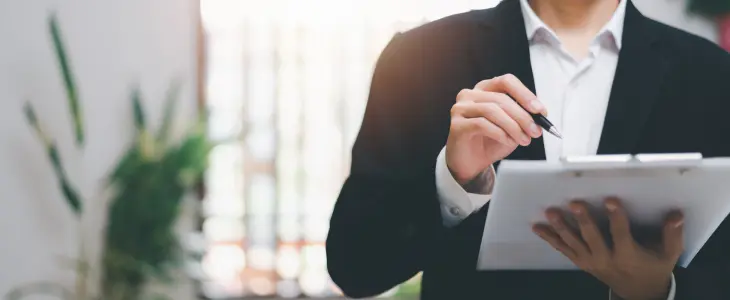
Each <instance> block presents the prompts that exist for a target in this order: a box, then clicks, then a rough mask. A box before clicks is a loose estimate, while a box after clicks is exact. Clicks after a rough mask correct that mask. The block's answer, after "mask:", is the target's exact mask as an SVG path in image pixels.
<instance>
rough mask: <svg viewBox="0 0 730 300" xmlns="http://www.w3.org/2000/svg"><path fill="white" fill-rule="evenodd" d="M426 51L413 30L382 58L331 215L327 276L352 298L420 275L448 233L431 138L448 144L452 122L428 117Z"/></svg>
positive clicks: (394, 42)
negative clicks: (440, 238)
mask: <svg viewBox="0 0 730 300" xmlns="http://www.w3.org/2000/svg"><path fill="white" fill-rule="evenodd" d="M421 49H422V48H421V45H419V40H418V39H417V38H415V37H414V36H413V35H412V34H411V32H409V33H405V34H398V35H396V36H395V37H394V38H393V39H392V40H391V41H390V43H389V44H388V45H387V46H386V48H385V50H383V52H382V54H381V56H380V58H379V59H378V62H377V64H376V68H375V71H374V75H373V79H372V84H371V88H370V96H369V99H368V103H367V107H366V109H365V115H364V119H363V123H362V127H361V129H360V132H359V134H358V137H357V139H356V141H355V145H354V147H353V150H352V166H351V170H350V172H351V174H350V176H349V178H347V180H346V181H345V183H344V185H343V187H342V190H341V193H340V196H339V198H338V200H337V203H336V204H335V207H334V211H333V214H332V218H331V220H330V231H329V235H328V238H327V262H328V269H329V273H330V276H331V277H332V279H333V280H334V282H335V283H336V284H337V285H338V286H339V287H340V288H341V289H342V290H343V292H344V293H345V294H346V295H348V296H350V297H369V296H373V295H377V294H380V293H383V292H385V291H387V290H389V289H391V288H392V287H394V286H395V285H397V284H400V283H402V282H404V281H405V280H407V279H409V278H411V277H412V276H414V275H415V274H417V273H418V272H419V271H421V270H422V269H423V268H424V265H425V264H426V262H427V261H428V257H429V256H430V255H431V253H430V251H429V248H430V247H429V245H432V244H433V242H434V240H436V239H437V236H438V235H439V232H440V231H441V230H444V228H443V226H442V225H441V223H442V221H441V216H440V210H439V204H438V203H439V202H438V198H437V194H436V190H435V175H434V174H435V173H434V172H435V171H434V170H435V169H434V166H435V160H436V156H437V154H438V151H439V150H440V148H441V147H443V143H441V144H440V146H438V144H439V143H434V142H433V141H434V140H439V138H441V139H443V140H444V141H445V134H448V122H446V123H445V124H443V125H444V126H434V122H436V123H438V122H442V123H443V122H444V121H447V120H444V119H446V118H441V120H442V121H434V118H432V116H431V115H430V114H431V113H432V111H433V109H432V105H431V104H430V103H429V102H428V101H427V95H426V93H425V91H426V87H425V86H424V84H423V83H422V82H423V81H422V78H423V74H424V73H423V69H424V67H423V62H422V60H423V56H422V54H421V52H422V50H421ZM445 113H446V114H448V111H446V112H445ZM434 127H439V128H443V127H445V128H446V129H445V130H440V131H442V132H441V133H440V132H435V131H434V130H433V128H434ZM444 133H445V134H444Z"/></svg>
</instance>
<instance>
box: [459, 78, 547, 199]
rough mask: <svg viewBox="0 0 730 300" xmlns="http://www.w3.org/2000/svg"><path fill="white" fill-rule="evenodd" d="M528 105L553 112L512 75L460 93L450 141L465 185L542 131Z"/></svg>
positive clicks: (542, 111)
mask: <svg viewBox="0 0 730 300" xmlns="http://www.w3.org/2000/svg"><path fill="white" fill-rule="evenodd" d="M510 97H511V98H510ZM512 99H514V100H512ZM515 101H517V102H515ZM518 103H519V104H518ZM520 105H521V106H520ZM522 107H524V109H523V108H522ZM525 109H527V110H528V111H529V112H531V113H540V114H543V115H547V110H546V109H545V106H544V105H543V104H542V103H540V102H539V101H538V100H537V97H536V96H535V94H533V93H532V92H531V91H530V89H528V88H527V87H525V85H524V84H522V82H521V81H520V80H519V79H517V77H515V76H514V75H511V74H507V75H503V76H499V77H495V78H493V79H489V80H483V81H481V82H479V83H478V84H477V85H476V86H475V87H474V89H472V90H469V89H464V90H462V91H461V92H459V95H457V96H456V104H454V106H453V107H452V108H451V128H450V129H449V138H448V140H447V142H446V165H447V166H448V168H449V171H450V172H451V174H452V175H453V176H454V179H456V181H457V182H458V183H459V184H461V185H462V186H463V185H466V184H467V183H469V182H470V181H471V180H473V179H474V178H475V177H477V176H478V175H479V174H481V173H482V172H483V171H484V170H486V169H487V168H489V166H491V165H492V164H493V163H495V162H497V161H499V160H501V159H503V158H505V157H507V155H509V154H510V153H512V151H514V150H515V149H517V146H518V145H522V146H527V145H529V144H530V142H531V140H532V138H537V137H540V135H542V129H541V128H540V126H537V124H535V122H534V121H533V119H532V116H531V115H530V114H529V113H528V112H527V111H525Z"/></svg>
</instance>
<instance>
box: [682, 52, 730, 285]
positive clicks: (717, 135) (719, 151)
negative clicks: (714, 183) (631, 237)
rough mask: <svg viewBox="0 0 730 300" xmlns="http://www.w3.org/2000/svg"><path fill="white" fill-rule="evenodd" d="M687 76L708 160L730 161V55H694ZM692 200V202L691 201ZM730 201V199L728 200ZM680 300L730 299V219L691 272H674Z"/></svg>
mask: <svg viewBox="0 0 730 300" xmlns="http://www.w3.org/2000/svg"><path fill="white" fill-rule="evenodd" d="M693 54H695V55H696V56H695V57H694V60H693V61H692V63H691V66H690V67H689V69H687V70H686V71H687V72H686V74H688V75H689V76H690V77H691V79H689V80H688V83H689V84H688V85H687V89H688V91H689V93H688V94H689V95H688V97H687V105H702V107H701V108H699V109H701V110H702V111H703V112H704V113H703V115H704V116H705V118H704V120H692V122H705V124H703V126H702V128H705V130H704V132H699V133H697V134H700V135H702V140H705V141H707V142H706V143H705V145H704V149H703V151H702V152H703V154H704V156H705V157H730V123H729V122H728V121H727V116H726V115H727V113H728V111H730V84H729V83H730V55H728V53H727V52H725V51H723V50H720V49H719V48H718V47H716V46H714V45H713V46H712V47H707V48H704V49H700V50H699V51H697V50H696V51H694V53H693ZM728 182H730V179H728ZM688 200H691V199H688ZM725 200H726V201H730V199H725ZM674 275H675V279H676V284H677V285H676V298H675V299H676V300H693V299H703V300H715V299H717V300H720V299H730V219H728V218H726V219H725V221H724V222H722V224H721V225H720V226H719V227H718V229H717V230H716V231H715V232H714V233H713V234H712V236H711V237H710V239H709V240H708V241H707V242H706V243H705V245H704V246H703V247H702V249H701V250H700V252H699V253H698V254H697V256H695V258H694V259H693V260H692V262H691V263H690V265H689V266H688V267H687V268H681V267H677V268H676V269H675V270H674Z"/></svg>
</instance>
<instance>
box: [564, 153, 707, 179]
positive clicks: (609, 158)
mask: <svg viewBox="0 0 730 300" xmlns="http://www.w3.org/2000/svg"><path fill="white" fill-rule="evenodd" d="M560 161H561V163H562V164H563V166H564V167H565V169H566V171H567V172H568V173H569V175H570V177H583V176H586V175H599V174H606V175H610V174H614V175H615V172H621V173H622V174H626V175H649V174H656V173H665V174H666V173H667V172H666V171H667V168H670V169H677V172H678V173H679V175H684V174H685V173H687V172H688V171H690V170H691V169H692V168H694V167H696V166H697V165H698V164H700V163H701V162H702V154H701V153H668V154H637V155H630V154H619V155H594V156H568V157H561V158H560ZM672 173H673V172H672Z"/></svg>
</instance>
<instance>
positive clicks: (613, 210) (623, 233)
mask: <svg viewBox="0 0 730 300" xmlns="http://www.w3.org/2000/svg"><path fill="white" fill-rule="evenodd" d="M606 209H607V210H608V221H609V223H610V228H611V238H612V239H613V245H614V248H615V249H630V248H633V247H635V246H636V244H635V242H634V237H633V236H632V235H631V228H630V225H629V217H628V215H627V214H626V211H625V210H624V208H623V206H622V205H621V202H620V201H619V200H618V199H616V198H608V199H606Z"/></svg>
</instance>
